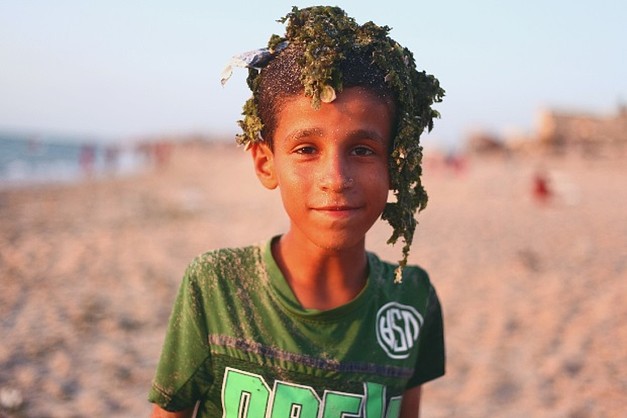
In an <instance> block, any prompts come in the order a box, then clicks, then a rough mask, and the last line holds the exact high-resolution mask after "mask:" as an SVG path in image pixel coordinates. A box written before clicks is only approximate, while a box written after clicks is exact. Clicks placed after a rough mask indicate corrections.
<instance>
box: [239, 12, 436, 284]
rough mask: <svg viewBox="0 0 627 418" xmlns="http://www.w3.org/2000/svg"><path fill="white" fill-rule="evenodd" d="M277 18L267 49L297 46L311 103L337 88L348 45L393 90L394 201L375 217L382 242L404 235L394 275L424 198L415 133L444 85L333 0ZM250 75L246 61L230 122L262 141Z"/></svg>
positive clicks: (246, 139)
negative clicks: (382, 223)
mask: <svg viewBox="0 0 627 418" xmlns="http://www.w3.org/2000/svg"><path fill="white" fill-rule="evenodd" d="M278 21H279V22H281V23H286V22H287V27H286V33H285V36H284V37H280V36H278V35H272V37H271V38H270V40H269V42H268V48H269V49H270V50H271V51H272V50H274V48H276V47H277V45H279V44H280V43H282V42H284V41H288V42H289V43H290V44H295V45H297V46H299V47H301V48H302V49H303V51H304V53H303V55H302V57H301V62H300V63H299V64H300V65H301V67H302V68H303V71H302V74H301V81H302V82H303V87H304V91H305V95H306V96H309V97H311V98H312V106H313V107H314V108H319V107H320V104H321V102H326V101H332V100H333V99H334V97H335V92H338V93H339V92H341V91H342V74H341V72H340V71H339V63H340V62H341V61H342V60H343V59H344V57H345V52H346V51H348V50H351V49H360V48H362V49H364V50H366V51H370V53H371V55H372V62H373V64H375V65H376V66H378V67H379V68H380V69H381V70H383V72H384V73H385V74H386V76H385V82H386V83H387V84H388V86H389V87H390V88H391V89H392V91H393V92H394V93H395V95H396V104H397V125H396V130H395V132H396V135H395V137H394V138H393V148H392V152H391V154H390V160H389V170H390V187H391V189H392V190H393V192H394V195H395V197H396V202H392V203H388V204H387V205H386V207H385V209H384V211H383V214H382V215H381V217H382V219H384V220H386V221H388V223H389V224H390V225H391V226H392V229H393V232H392V236H391V237H390V238H389V239H388V241H387V243H388V244H395V243H396V242H397V240H398V239H399V238H402V240H403V242H404V245H403V249H402V258H401V260H400V261H399V267H398V269H397V270H396V278H395V282H400V281H401V278H402V269H403V267H405V266H406V265H407V258H408V256H409V250H410V247H411V243H412V241H413V237H414V231H415V230H416V225H417V222H416V219H415V217H414V215H415V213H416V212H417V211H421V210H423V209H424V208H425V207H426V205H427V200H428V199H427V193H426V191H425V189H424V187H423V185H422V181H421V175H422V146H421V145H420V135H421V134H422V132H424V131H425V130H428V131H431V129H432V128H433V119H435V118H438V117H439V116H440V115H439V113H438V112H437V111H436V110H435V109H433V108H432V105H433V104H434V103H436V102H441V101H442V98H443V97H444V90H443V89H442V88H441V87H440V84H439V81H438V80H437V79H436V78H435V77H434V76H432V75H428V74H426V73H425V72H424V71H422V72H419V71H417V70H416V64H415V61H414V57H413V54H412V53H411V51H409V50H408V49H407V48H403V47H402V46H401V45H399V44H398V43H397V42H396V41H394V40H393V39H391V38H390V37H389V36H388V33H389V31H390V28H389V27H387V26H378V25H376V24H375V23H373V22H367V23H365V24H363V25H359V24H357V23H356V22H355V20H354V19H353V18H351V17H349V16H347V15H346V13H345V12H344V11H343V10H342V9H340V8H339V7H330V6H315V7H310V8H305V9H299V8H297V7H293V8H292V11H291V12H290V13H288V14H287V15H286V16H285V17H283V18H281V19H279V20H278ZM258 75H259V71H258V70H256V69H249V76H248V79H247V82H248V86H249V87H250V89H251V90H252V92H253V96H252V97H251V98H250V99H249V100H248V101H247V102H246V104H245V105H244V109H243V112H242V114H243V116H244V119H243V120H240V121H239V122H238V123H239V125H240V127H241V128H242V134H240V135H238V138H237V142H238V143H239V144H241V145H246V146H250V144H252V143H255V142H260V141H263V138H262V137H261V130H262V128H263V123H262V121H261V119H260V118H259V114H258V111H257V106H256V101H255V97H256V96H257V94H258V93H257V88H258V82H257V81H258Z"/></svg>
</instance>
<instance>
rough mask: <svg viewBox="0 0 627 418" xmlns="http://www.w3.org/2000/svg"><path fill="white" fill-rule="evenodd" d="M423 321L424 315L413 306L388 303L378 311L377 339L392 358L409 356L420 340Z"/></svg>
mask: <svg viewBox="0 0 627 418" xmlns="http://www.w3.org/2000/svg"><path fill="white" fill-rule="evenodd" d="M422 323H423V319H422V315H420V313H418V311H417V310H416V309H414V308H413V307H412V306H408V305H402V304H400V303H398V302H390V303H387V304H385V305H384V306H382V307H381V309H379V312H377V324H376V328H377V341H378V342H379V345H380V346H381V348H383V350H384V351H385V352H386V353H387V355H388V356H389V357H390V358H393V359H404V358H407V357H409V354H410V352H411V349H412V348H413V347H414V344H416V341H417V340H418V334H419V333H420V327H422Z"/></svg>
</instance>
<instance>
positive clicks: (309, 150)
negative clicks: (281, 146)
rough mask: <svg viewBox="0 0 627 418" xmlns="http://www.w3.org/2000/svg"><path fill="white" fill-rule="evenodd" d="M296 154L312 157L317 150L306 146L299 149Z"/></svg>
mask: <svg viewBox="0 0 627 418" xmlns="http://www.w3.org/2000/svg"><path fill="white" fill-rule="evenodd" d="M294 152H296V153H297V154H302V155H311V154H314V153H315V152H316V149H315V148H314V147H312V146H308V145H305V146H302V147H300V148H297V149H296V150H295V151H294Z"/></svg>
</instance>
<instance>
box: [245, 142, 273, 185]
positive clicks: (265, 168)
mask: <svg viewBox="0 0 627 418" xmlns="http://www.w3.org/2000/svg"><path fill="white" fill-rule="evenodd" d="M250 152H251V154H252V156H253V164H254V166H255V173H256V174H257V177H258V178H259V181H260V182H261V184H263V185H264V186H265V187H266V188H268V189H270V190H272V189H276V188H277V186H278V185H279V183H278V182H277V179H276V175H275V172H274V154H273V153H272V150H271V149H270V147H269V146H268V145H266V144H260V143H257V144H253V145H252V146H251V149H250Z"/></svg>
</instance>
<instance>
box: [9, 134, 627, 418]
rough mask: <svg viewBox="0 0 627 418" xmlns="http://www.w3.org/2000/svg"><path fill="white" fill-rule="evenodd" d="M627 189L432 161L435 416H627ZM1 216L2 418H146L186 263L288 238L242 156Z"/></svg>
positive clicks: (179, 167)
mask: <svg viewBox="0 0 627 418" xmlns="http://www.w3.org/2000/svg"><path fill="white" fill-rule="evenodd" d="M540 167H541V168H543V169H544V170H545V171H546V172H547V173H548V177H549V180H550V182H549V187H550V189H551V190H553V191H554V195H553V196H552V197H551V198H550V199H549V200H548V201H547V202H544V203H540V202H538V201H536V200H535V199H534V198H533V195H532V178H533V174H534V173H535V172H536V171H537V170H538V169H539V168H540ZM626 184H627V167H626V164H625V161H624V160H620V161H619V160H607V159H593V160H586V159H582V158H580V157H568V158H544V159H538V158H534V159H532V158H527V159H519V158H508V159H502V158H491V159H488V158H484V159H472V160H469V161H468V162H467V165H466V167H465V169H463V170H462V171H460V172H455V171H453V170H452V169H450V168H448V167H446V166H445V165H443V164H442V163H441V162H439V160H436V159H434V158H430V161H428V162H427V164H426V167H425V185H426V187H427V189H428V191H429V194H430V201H429V207H428V208H427V209H426V210H425V211H424V212H423V213H421V214H420V215H419V218H418V219H419V222H420V225H419V226H418V230H417V233H416V237H415V240H414V246H413V250H412V255H411V258H410V261H411V262H412V263H416V264H420V265H422V266H423V267H424V268H426V269H427V270H428V272H429V273H430V275H431V278H432V281H433V282H434V284H435V285H436V288H437V290H438V293H439V295H440V298H441V300H442V303H443V307H444V315H445V327H446V329H445V332H446V339H447V356H448V364H447V375H446V376H445V377H444V378H442V379H439V380H437V381H435V382H433V383H429V384H427V385H426V386H425V388H424V401H423V411H422V416H423V417H451V416H463V417H531V416H533V417H577V418H583V417H619V416H621V415H622V414H623V413H624V410H625V405H627V350H625V346H627V327H626V326H625V320H627V303H626V301H627V216H626V215H625V213H626V212H625V208H626V207H627V187H625V185H626ZM0 215H1V216H0V284H1V285H0V289H1V291H0V321H1V322H0V335H1V343H0V404H2V405H3V406H2V407H0V408H2V409H0V417H82V416H119V417H141V416H148V414H149V410H150V405H149V404H148V403H147V401H146V394H147V391H148V388H149V386H150V381H151V378H152V375H153V372H154V369H155V365H156V362H157V360H158V356H159V352H160V349H161V343H162V341H163V337H164V330H165V325H166V321H167V318H168V315H169V311H170V308H171V304H172V301H173V299H174V296H175V293H176V289H177V287H178V284H179V281H180V278H181V274H182V272H183V270H184V268H185V266H186V264H187V263H188V262H189V261H190V260H191V259H192V258H193V257H194V256H195V255H197V254H199V253H201V252H204V251H206V250H209V249H214V248H217V247H224V246H239V245H246V244H249V243H251V242H256V241H259V240H263V239H266V238H268V237H270V236H272V235H274V234H276V233H280V232H282V231H285V229H286V228H287V220H286V218H285V215H283V212H282V207H281V203H280V199H279V196H278V193H277V192H270V191H267V190H265V189H263V188H262V187H261V185H259V183H258V181H257V179H256V178H255V176H254V174H253V172H252V165H251V163H250V161H249V158H248V156H247V155H246V154H245V153H244V152H243V151H242V150H241V149H236V148H235V147H230V146H207V145H194V146H191V145H188V146H185V147H177V148H175V149H174V151H173V154H172V160H171V161H170V163H169V164H168V165H167V166H166V167H163V168H162V169H160V170H149V171H147V172H145V173H142V174H139V175H135V176H133V177H128V178H122V179H109V180H98V181H90V182H84V183H81V184H76V185H56V186H45V187H43V186H41V187H30V188H26V189H19V190H18V189H14V190H2V191H0ZM390 232H391V230H390V228H389V227H388V226H387V225H386V224H385V223H379V224H377V225H375V227H374V228H373V230H372V231H371V233H370V234H369V236H368V240H367V242H368V247H369V249H371V250H374V251H376V252H378V253H379V254H380V255H381V256H382V257H383V258H386V259H389V260H396V259H398V257H399V253H400V245H399V246H397V247H396V248H391V247H387V246H386V245H385V241H386V240H387V238H388V236H389V234H390ZM19 398H22V400H23V401H22V404H21V407H19V408H16V409H15V410H13V411H10V410H9V408H8V407H7V406H8V405H10V404H11V403H12V402H13V403H14V404H19V403H20V402H19Z"/></svg>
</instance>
